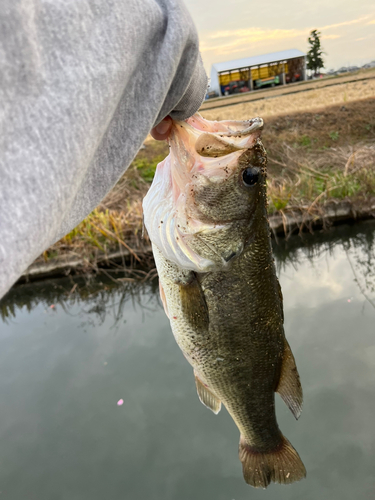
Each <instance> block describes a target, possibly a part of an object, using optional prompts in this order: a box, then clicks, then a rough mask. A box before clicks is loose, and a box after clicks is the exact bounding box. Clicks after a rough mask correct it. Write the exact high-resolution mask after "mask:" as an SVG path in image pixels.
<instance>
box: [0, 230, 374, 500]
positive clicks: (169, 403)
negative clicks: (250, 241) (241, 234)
mask: <svg viewBox="0 0 375 500" xmlns="http://www.w3.org/2000/svg"><path fill="white" fill-rule="evenodd" d="M320 240H321V241H320ZM276 254H277V259H276V263H277V268H278V273H279V276H280V280H281V285H282V288H283V293H284V308H285V330H286V334H287V337H288V339H289V342H290V344H291V346H292V349H293V351H294V354H295V356H296V359H297V364H298V368H299V372H300V375H301V380H302V384H303V388H304V396H305V404H304V409H303V413H302V416H301V418H300V420H299V421H298V422H296V421H295V420H294V418H293V417H292V415H291V414H290V412H289V410H288V409H287V408H286V406H285V405H284V403H283V402H282V401H281V400H280V398H279V397H278V396H277V416H278V421H279V425H280V427H281V429H282V431H283V433H284V434H285V435H286V436H287V437H288V438H289V439H290V441H291V442H292V443H293V445H294V446H295V448H296V449H297V450H298V452H299V453H300V455H301V458H302V460H303V461H304V463H305V465H306V469H307V473H308V476H307V478H306V479H305V480H303V481H301V482H300V483H296V484H293V485H291V486H281V485H270V487H269V488H268V489H267V490H266V491H263V490H255V489H253V488H251V487H249V486H248V485H246V484H245V483H244V481H243V479H242V471H241V464H240V462H239V460H238V455H237V446H238V439H239V435H238V430H237V429H236V427H235V425H234V423H233V422H232V420H231V419H230V417H229V416H228V414H227V413H226V411H225V410H222V411H221V413H220V414H219V415H218V416H215V415H214V414H213V413H211V412H210V411H209V410H207V409H206V408H205V407H204V406H203V405H202V404H201V403H200V402H199V400H198V398H197V395H196V391H195V385H194V380H193V374H192V370H191V368H190V367H189V365H188V363H187V362H186V360H185V359H184V357H183V355H182V354H181V352H180V351H179V349H178V347H177V345H176V344H175V341H174V339H173V337H172V334H171V331H170V327H169V324H168V320H167V319H166V317H165V315H164V312H163V311H162V309H161V306H160V302H159V299H158V296H157V283H151V284H149V285H138V286H136V287H133V286H132V285H131V284H127V283H124V287H122V288H116V287H115V286H114V284H113V282H112V281H111V280H107V281H106V283H105V284H104V285H100V284H98V283H92V284H90V286H87V287H84V286H83V285H82V282H80V281H78V285H77V287H75V289H74V286H73V285H74V284H73V283H72V282H71V281H69V280H62V281H61V280H60V281H56V282H50V283H42V284H39V285H36V284H34V285H28V286H26V287H22V288H18V289H16V290H15V291H14V292H13V293H12V294H11V295H9V296H8V297H7V298H5V299H4V300H3V303H2V307H1V308H0V312H1V313H2V316H3V321H2V322H1V321H0V344H1V345H0V347H1V348H0V492H1V493H0V498H4V499H9V500H34V499H35V500H86V499H87V500H99V499H100V500H103V499H108V500H115V499H116V500H117V499H122V498H123V499H127V500H128V499H129V500H138V499H139V500H145V499H147V500H154V499H155V500H156V499H163V500H185V499H186V500H191V499H197V500H207V499H214V500H245V499H255V500H257V499H265V500H271V499H277V500H294V499H298V500H300V499H303V500H309V499H314V500H315V499H330V500H346V499H348V500H349V499H350V500H352V499H353V498H355V499H356V500H359V499H361V500H362V499H367V498H373V497H374V489H375V476H374V473H375V426H374V415H375V335H374V333H375V332H374V324H375V266H374V263H375V228H374V225H371V224H364V225H361V226H356V227H354V228H345V229H340V230H338V231H336V232H335V233H334V234H333V236H332V237H331V238H330V240H326V239H325V238H324V237H320V236H316V237H315V238H314V239H311V238H307V239H306V244H305V246H303V247H301V241H300V239H298V238H296V239H292V240H289V242H287V244H286V245H285V244H284V245H283V246H281V247H278V248H277V251H276ZM22 304H25V305H22ZM52 305H54V307H50V306H52ZM12 311H13V314H14V315H13V314H12ZM121 399H122V400H123V401H124V403H123V404H122V405H118V404H117V403H118V401H119V400H121Z"/></svg>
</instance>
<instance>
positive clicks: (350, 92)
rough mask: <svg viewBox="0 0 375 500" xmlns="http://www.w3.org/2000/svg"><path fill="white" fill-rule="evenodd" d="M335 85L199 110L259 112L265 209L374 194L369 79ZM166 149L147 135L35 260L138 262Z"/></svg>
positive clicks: (212, 114) (233, 114)
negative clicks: (120, 254) (124, 166)
mask: <svg viewBox="0 0 375 500" xmlns="http://www.w3.org/2000/svg"><path fill="white" fill-rule="evenodd" d="M341 87H342V86H341V85H338V86H336V87H332V88H328V89H327V88H322V89H318V90H311V91H308V92H305V93H300V94H296V95H295V96H280V97H275V98H273V99H269V100H267V101H258V102H255V103H252V102H250V103H246V104H240V105H237V106H228V107H225V108H222V109H215V110H212V111H204V112H202V114H203V116H204V117H205V118H208V119H229V118H230V119H244V118H249V117H252V116H256V115H260V116H262V117H263V118H264V121H265V127H264V131H263V135H262V140H263V143H264V145H265V147H266V149H267V154H268V197H269V213H270V214H277V213H281V214H285V213H287V212H288V211H293V212H294V211H295V210H299V211H303V212H309V213H314V211H317V212H318V213H322V210H324V205H325V204H326V203H330V202H336V201H338V200H350V202H351V203H353V204H355V205H356V206H357V207H361V206H363V205H366V203H370V202H371V200H373V199H374V197H375V118H374V117H375V99H374V98H373V97H372V96H373V95H374V94H375V80H374V81H365V82H355V83H353V84H345V85H344V88H341ZM369 95H371V97H369ZM167 154H168V146H167V144H166V143H164V142H157V141H153V140H152V139H151V138H148V139H147V140H146V142H145V147H144V148H143V149H141V150H140V151H139V153H138V155H137V157H136V158H135V159H134V161H133V162H132V164H131V165H130V167H129V169H128V170H127V172H126V174H125V175H124V176H123V177H122V178H121V179H120V181H119V182H118V183H117V185H116V186H115V187H114V188H113V189H112V191H111V192H110V193H109V194H108V195H107V197H106V198H105V199H104V200H103V201H102V203H101V204H100V205H99V206H98V207H97V208H96V209H95V210H94V211H93V212H92V213H91V214H90V215H89V216H88V217H87V218H86V219H85V220H84V221H83V222H82V223H81V224H79V225H78V226H77V227H76V228H75V229H74V230H73V231H71V232H70V233H69V234H68V235H66V236H65V237H64V238H63V239H62V240H60V241H59V242H58V243H56V244H55V245H54V246H53V247H51V248H50V249H48V250H47V251H46V252H44V254H43V255H42V256H41V257H40V258H39V259H38V260H39V261H43V260H44V261H47V260H56V259H59V258H62V257H63V258H67V259H69V258H77V256H78V257H80V258H83V259H84V260H85V261H86V262H87V263H88V267H89V268H92V269H95V266H96V262H97V260H98V258H99V257H100V256H103V255H108V254H110V253H111V252H115V251H118V250H120V249H125V250H126V251H127V252H128V253H129V254H130V256H131V260H132V262H131V265H133V264H137V263H138V262H139V261H140V260H142V252H143V249H144V248H145V247H147V246H148V245H149V244H150V242H149V240H148V237H147V234H146V235H144V237H143V236H142V225H143V215H142V199H143V197H144V195H145V194H146V192H147V190H148V188H149V186H150V183H151V181H152V178H153V176H154V173H155V169H156V165H157V163H158V162H160V161H161V160H162V159H163V158H165V156H166V155H167Z"/></svg>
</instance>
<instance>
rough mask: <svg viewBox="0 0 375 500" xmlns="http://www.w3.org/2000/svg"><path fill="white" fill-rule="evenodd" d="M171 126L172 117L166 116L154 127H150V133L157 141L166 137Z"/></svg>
mask: <svg viewBox="0 0 375 500" xmlns="http://www.w3.org/2000/svg"><path fill="white" fill-rule="evenodd" d="M171 128H172V118H171V117H170V116H166V117H165V118H164V119H163V120H162V121H161V122H160V123H158V125H156V127H154V128H153V129H151V132H150V134H151V135H152V137H153V138H154V139H156V140H157V141H165V140H166V139H168V136H169V133H170V131H171Z"/></svg>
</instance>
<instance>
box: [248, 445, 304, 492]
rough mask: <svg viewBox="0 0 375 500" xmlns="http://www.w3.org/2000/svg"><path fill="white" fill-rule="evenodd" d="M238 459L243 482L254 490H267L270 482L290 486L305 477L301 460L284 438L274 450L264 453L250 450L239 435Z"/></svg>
mask: <svg viewBox="0 0 375 500" xmlns="http://www.w3.org/2000/svg"><path fill="white" fill-rule="evenodd" d="M239 457H240V460H241V462H242V469H243V476H244V479H245V481H246V482H247V483H248V484H250V485H251V486H254V487H255V488H267V486H268V485H269V484H270V482H271V481H273V482H274V483H280V484H290V483H294V482H295V481H299V480H300V479H302V478H304V477H306V469H305V466H304V465H303V463H302V460H301V459H300V457H299V455H298V453H297V452H296V450H295V449H294V448H293V446H292V445H291V444H290V443H289V441H288V440H287V439H286V438H285V437H284V436H282V441H281V444H280V445H279V446H278V447H277V448H276V449H275V450H273V451H271V452H268V453H265V452H259V451H256V450H255V449H254V448H252V447H251V446H250V445H249V444H248V443H247V441H246V439H245V438H244V436H242V435H241V438H240V447H239Z"/></svg>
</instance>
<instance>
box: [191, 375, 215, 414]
mask: <svg viewBox="0 0 375 500" xmlns="http://www.w3.org/2000/svg"><path fill="white" fill-rule="evenodd" d="M194 376H195V384H196V386H197V393H198V397H199V399H200V401H201V403H203V404H204V406H206V407H207V408H209V409H210V410H212V411H213V412H214V413H215V415H217V414H218V413H219V411H220V410H221V401H220V399H219V398H218V397H217V396H215V394H214V393H213V392H211V391H210V389H208V387H206V386H205V385H204V383H203V382H202V381H201V379H200V378H199V377H198V376H197V374H196V373H195V372H194Z"/></svg>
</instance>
